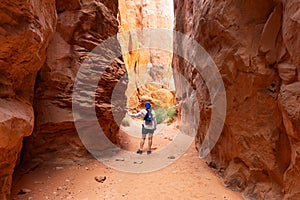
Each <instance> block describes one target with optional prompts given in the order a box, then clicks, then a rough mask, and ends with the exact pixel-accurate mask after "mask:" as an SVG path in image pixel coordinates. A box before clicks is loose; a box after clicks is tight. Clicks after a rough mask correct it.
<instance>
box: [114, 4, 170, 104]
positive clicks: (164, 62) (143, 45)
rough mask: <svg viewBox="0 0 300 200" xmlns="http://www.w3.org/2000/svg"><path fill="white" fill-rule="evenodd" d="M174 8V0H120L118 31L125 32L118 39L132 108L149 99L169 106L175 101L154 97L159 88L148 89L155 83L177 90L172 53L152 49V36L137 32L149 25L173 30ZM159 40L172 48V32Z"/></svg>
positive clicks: (153, 27)
mask: <svg viewBox="0 0 300 200" xmlns="http://www.w3.org/2000/svg"><path fill="white" fill-rule="evenodd" d="M173 10H174V9H173V2H172V1H170V0H154V1H150V0H119V16H118V20H119V23H120V26H119V32H120V33H121V34H122V35H121V36H120V38H119V41H120V43H121V46H122V51H123V53H124V55H123V57H124V62H125V65H126V68H127V70H128V76H129V84H128V89H127V96H128V97H130V98H128V106H129V108H130V109H136V108H138V107H139V106H141V105H142V104H143V103H144V102H145V101H146V100H150V101H152V102H153V103H154V104H156V105H158V106H170V105H172V104H173V102H174V101H173V100H172V101H169V100H168V101H164V100H163V99H160V98H155V96H156V95H155V94H154V93H153V92H156V90H149V86H148V85H149V84H150V85H153V84H155V85H156V86H158V88H159V89H160V88H164V89H167V90H169V93H170V92H171V90H174V87H173V88H172V84H170V81H171V80H172V68H171V62H172V52H166V51H163V50H159V49H149V48H148V47H149V46H150V45H151V42H153V38H151V37H147V36H145V35H147V34H145V35H144V36H143V35H142V32H136V31H134V30H139V31H141V30H143V29H148V28H152V29H155V28H159V29H162V28H164V29H169V30H172V29H173ZM129 31H130V32H129ZM160 42H161V43H164V44H165V45H166V46H168V47H172V44H173V38H172V35H170V37H169V38H168V39H167V40H162V41H160ZM137 49H139V50H137ZM149 63H151V64H149ZM151 89H153V87H151ZM156 93H157V92H156ZM171 93H172V92H171ZM172 99H174V96H173V98H172ZM170 103H171V104H170Z"/></svg>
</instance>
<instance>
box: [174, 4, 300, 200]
mask: <svg viewBox="0 0 300 200" xmlns="http://www.w3.org/2000/svg"><path fill="white" fill-rule="evenodd" d="M299 6H300V4H299V2H298V1H295V0H287V1H284V2H283V3H281V2H280V1H271V0H266V1H259V0H255V1H237V0H230V1H217V0H208V1H197V0H194V1H180V0H176V1H175V30H176V31H180V32H182V33H185V34H187V35H188V36H189V37H191V38H192V39H194V40H196V41H197V42H199V43H200V44H201V45H202V46H203V47H204V48H205V49H206V51H207V52H208V53H209V54H210V55H211V56H212V58H213V59H214V61H215V63H216V65H217V67H218V68H219V71H220V73H221V75H222V78H223V81H224V84H225V88H226V94H227V116H226V121H225V126H224V129H223V132H222V135H221V138H220V139H219V141H218V143H217V145H216V146H215V148H214V149H213V151H212V152H211V153H210V155H209V156H208V157H207V158H206V159H207V160H208V162H210V164H211V165H212V166H215V167H217V168H218V169H219V170H220V172H221V173H222V174H223V175H224V177H225V184H226V186H228V187H229V188H231V189H234V190H237V191H241V192H243V194H244V196H245V198H247V199H283V198H284V199H298V198H300V195H299V194H300V187H299V186H300V181H299V180H300V174H299V167H300V163H299V155H298V154H299V153H298V152H299V134H300V127H299V125H300V110H299V109H300V98H299V97H300V79H299V74H300V67H299V66H300V56H299V52H298V49H299V47H300V37H299V36H300V35H299V33H300V21H299V19H300V18H299V16H300V15H299V12H298V11H299V10H298V8H299ZM174 40H175V41H176V38H175V39H174ZM182 45H183V44H180V43H176V42H175V48H177V49H179V48H181V49H183V51H185V52H186V53H188V52H189V50H190V47H184V46H182ZM195 59H197V58H195ZM173 65H174V70H178V71H179V72H180V73H182V74H183V75H184V76H185V77H186V78H187V79H188V80H189V82H190V83H191V84H192V85H193V86H194V88H195V89H196V90H197V93H198V95H197V97H198V101H199V104H200V115H201V116H200V125H199V127H200V128H199V130H198V134H197V137H196V147H197V148H198V149H199V148H200V147H201V143H202V141H203V139H204V137H205V134H206V131H207V128H208V125H209V122H210V115H211V109H210V107H211V106H213V105H211V103H210V98H209V94H208V91H207V88H206V86H205V80H203V79H202V78H201V76H196V75H195V74H194V73H193V70H192V66H190V65H189V64H187V63H185V62H184V60H183V59H181V58H180V57H175V58H174V59H173ZM175 83H177V87H176V88H177V90H180V91H178V92H177V94H190V93H189V91H185V88H184V87H180V84H179V82H178V81H176V78H175ZM177 98H179V99H180V101H181V102H184V101H186V100H188V98H189V96H188V97H185V96H177ZM188 121H189V122H192V121H193V120H192V119H190V120H188ZM182 123H187V122H182ZM197 125H198V124H197ZM200 173H201V172H200Z"/></svg>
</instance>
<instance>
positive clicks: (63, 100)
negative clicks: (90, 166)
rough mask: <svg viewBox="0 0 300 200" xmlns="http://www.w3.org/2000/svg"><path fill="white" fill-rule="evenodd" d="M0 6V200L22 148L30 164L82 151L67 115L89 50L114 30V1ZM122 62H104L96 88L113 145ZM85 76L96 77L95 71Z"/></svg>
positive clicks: (120, 107)
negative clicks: (114, 98)
mask: <svg viewBox="0 0 300 200" xmlns="http://www.w3.org/2000/svg"><path fill="white" fill-rule="evenodd" d="M0 8H1V12H0V42H1V48H0V104H1V106H0V152H1V153H0V199H9V196H10V188H11V182H12V174H13V172H14V168H15V165H16V164H17V163H18V162H19V159H20V152H21V149H22V145H24V147H23V151H22V152H23V153H22V156H21V159H25V160H26V161H28V162H29V163H30V162H32V160H31V159H35V160H37V159H38V160H39V161H48V160H49V159H52V158H54V157H56V158H57V159H58V161H60V160H65V161H66V160H71V161H72V160H74V159H77V158H78V157H82V156H83V155H84V156H86V155H87V151H86V150H85V148H84V147H83V145H82V143H81V141H80V140H79V137H78V135H77V132H76V130H75V127H74V122H73V117H72V90H73V83H74V79H75V77H76V73H77V70H78V69H79V67H80V64H81V62H82V61H83V60H84V58H85V57H86V56H87V55H88V53H89V52H90V51H91V50H92V49H93V48H94V47H96V46H97V45H98V44H100V43H101V42H102V41H103V40H105V39H106V38H108V37H110V36H113V35H115V34H117V32H118V22H117V12H118V2H117V1H107V0H83V1H79V0H74V1H73V0H72V1H71V0H63V1H54V0H32V1H15V0H10V1H2V2H0ZM116 48H119V49H120V46H118V45H117V46H116ZM120 63H122V62H121V61H120V60H118V61H115V62H113V63H112V65H111V66H109V67H108V69H107V70H106V72H105V75H104V76H103V77H102V79H101V80H100V81H99V84H98V89H97V92H96V112H97V116H98V117H99V123H100V124H101V125H102V129H103V131H104V132H105V134H106V135H107V136H108V137H109V138H110V139H111V140H112V141H113V142H115V143H117V142H118V135H117V132H118V129H119V127H118V125H117V123H116V122H115V120H114V119H113V116H112V107H113V106H115V105H111V102H110V98H111V94H112V91H113V89H114V86H115V85H116V84H117V83H118V82H119V80H120V78H121V77H123V78H124V77H125V78H124V81H122V82H121V83H120V85H121V86H122V87H123V88H124V93H125V89H126V86H127V79H126V69H125V67H124V66H123V65H122V64H120ZM86 75H87V76H89V77H90V78H91V79H92V78H95V77H93V71H89V73H88V74H86ZM96 78H97V77H96ZM83 92H86V93H87V95H88V94H89V91H83ZM120 95H121V98H120V99H122V101H121V102H116V103H117V106H116V107H115V109H116V110H117V111H118V112H117V115H120V117H118V116H117V117H118V118H120V119H122V118H123V116H124V114H125V111H124V108H125V106H126V97H125V94H124V95H122V94H120ZM124 99H125V101H124ZM32 133H33V134H32ZM31 134H32V136H30V137H28V138H26V140H25V142H24V144H23V137H25V136H29V135H31Z"/></svg>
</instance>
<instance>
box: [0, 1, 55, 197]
mask: <svg viewBox="0 0 300 200" xmlns="http://www.w3.org/2000/svg"><path fill="white" fill-rule="evenodd" d="M0 9H1V12H0V43H1V48H0V130H1V131H0V199H9V196H10V187H11V183H12V174H13V171H14V168H15V165H16V164H17V163H18V162H19V159H20V152H21V148H22V141H23V137H25V136H29V135H30V134H31V133H32V129H33V126H34V112H33V108H32V100H33V96H34V92H33V91H34V85H35V80H36V73H37V71H38V70H39V69H40V68H41V66H42V65H43V63H44V61H45V58H46V48H47V46H48V42H49V40H50V39H51V37H52V34H53V32H54V30H55V23H56V13H55V1H54V0H33V1H26V2H20V1H14V0H11V1H1V2H0Z"/></svg>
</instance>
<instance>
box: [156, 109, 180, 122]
mask: <svg viewBox="0 0 300 200" xmlns="http://www.w3.org/2000/svg"><path fill="white" fill-rule="evenodd" d="M154 111H155V115H156V121H157V123H158V124H160V123H162V122H164V121H165V120H166V118H168V121H167V123H168V124H170V123H172V122H173V121H174V117H175V116H176V115H177V111H176V108H175V107H160V108H157V109H155V110H154Z"/></svg>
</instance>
